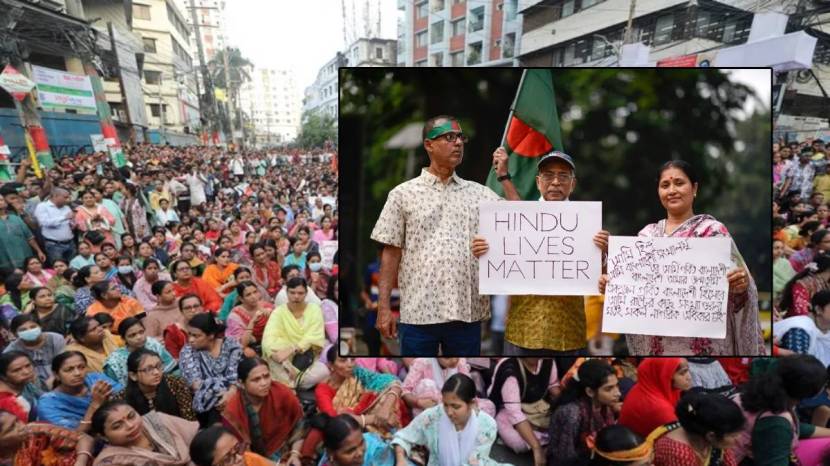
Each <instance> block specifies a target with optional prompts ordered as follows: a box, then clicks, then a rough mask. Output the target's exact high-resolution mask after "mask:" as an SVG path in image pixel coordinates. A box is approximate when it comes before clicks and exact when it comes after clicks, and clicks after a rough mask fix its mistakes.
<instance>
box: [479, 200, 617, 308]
mask: <svg viewBox="0 0 830 466" xmlns="http://www.w3.org/2000/svg"><path fill="white" fill-rule="evenodd" d="M601 227H602V203H601V202H577V201H566V202H553V201H551V202H547V201H509V202H505V201H495V202H483V203H481V204H480V206H479V234H480V235H482V236H484V237H485V238H486V239H487V244H488V245H489V251H488V252H487V254H485V255H483V256H482V257H481V258H480V259H479V292H480V293H481V294H511V295H521V294H534V295H596V294H599V291H598V288H597V284H598V282H599V276H600V273H601V272H602V253H601V251H600V250H599V248H597V247H596V245H594V242H593V237H594V235H595V234H596V233H597V232H599V231H600V229H601Z"/></svg>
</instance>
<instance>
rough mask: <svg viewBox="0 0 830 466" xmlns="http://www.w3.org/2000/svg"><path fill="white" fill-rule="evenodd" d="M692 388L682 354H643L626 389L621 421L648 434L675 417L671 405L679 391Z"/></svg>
mask: <svg viewBox="0 0 830 466" xmlns="http://www.w3.org/2000/svg"><path fill="white" fill-rule="evenodd" d="M690 388H692V376H691V374H690V373H689V364H688V363H687V362H686V360H685V359H683V358H646V359H645V360H643V362H641V363H640V366H639V367H637V383H636V384H634V387H633V388H632V389H631V391H630V392H628V395H627V396H626V397H625V402H624V403H623V407H622V412H621V413H620V424H622V425H624V426H626V427H628V428H629V429H631V430H633V431H634V432H636V433H637V434H639V435H641V436H643V437H647V436H648V434H650V433H651V431H653V430H654V429H656V428H657V427H660V426H662V425H664V424H669V423H671V422H675V421H677V415H676V414H675V412H674V408H675V406H676V405H677V402H678V401H679V400H680V395H681V394H682V392H684V391H686V390H689V389H690Z"/></svg>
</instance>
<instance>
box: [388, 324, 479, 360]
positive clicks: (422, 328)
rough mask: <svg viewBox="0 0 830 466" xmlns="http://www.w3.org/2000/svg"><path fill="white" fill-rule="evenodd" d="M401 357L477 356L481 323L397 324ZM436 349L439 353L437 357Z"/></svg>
mask: <svg viewBox="0 0 830 466" xmlns="http://www.w3.org/2000/svg"><path fill="white" fill-rule="evenodd" d="M398 336H399V338H400V340H401V356H414V357H435V356H438V355H439V354H440V355H443V356H478V355H480V354H481V322H470V323H468V322H461V321H452V322H447V323H442V324H428V325H412V324H398ZM439 348H440V353H439Z"/></svg>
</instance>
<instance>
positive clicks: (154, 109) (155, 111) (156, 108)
mask: <svg viewBox="0 0 830 466" xmlns="http://www.w3.org/2000/svg"><path fill="white" fill-rule="evenodd" d="M162 110H163V111H164V113H165V114H166V113H167V104H164V108H161V106H160V105H159V104H150V115H152V116H154V117H156V118H161V112H162ZM164 121H168V118H165V119H164Z"/></svg>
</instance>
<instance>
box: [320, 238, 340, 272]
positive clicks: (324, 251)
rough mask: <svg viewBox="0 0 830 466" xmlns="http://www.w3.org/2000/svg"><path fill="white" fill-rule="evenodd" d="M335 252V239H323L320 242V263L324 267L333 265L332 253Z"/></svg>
mask: <svg viewBox="0 0 830 466" xmlns="http://www.w3.org/2000/svg"><path fill="white" fill-rule="evenodd" d="M336 253H337V241H323V243H322V244H320V263H322V264H323V267H325V268H326V269H331V267H332V265H334V255H335V254H336Z"/></svg>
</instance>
